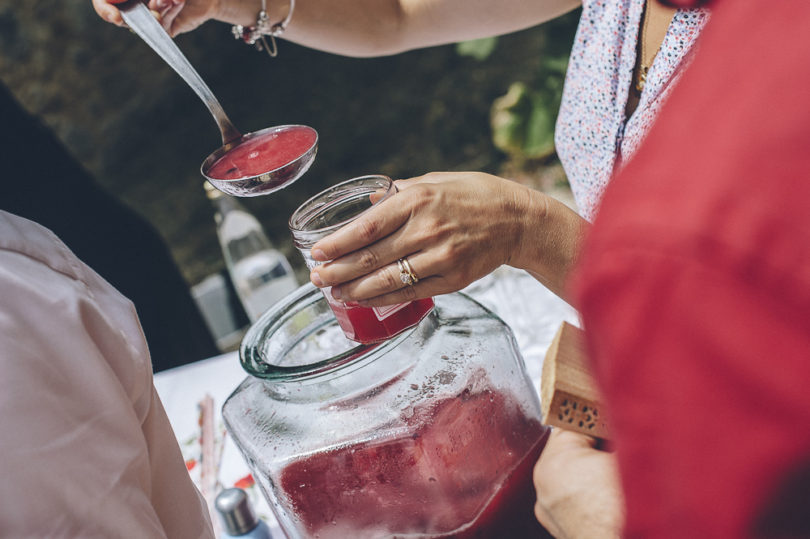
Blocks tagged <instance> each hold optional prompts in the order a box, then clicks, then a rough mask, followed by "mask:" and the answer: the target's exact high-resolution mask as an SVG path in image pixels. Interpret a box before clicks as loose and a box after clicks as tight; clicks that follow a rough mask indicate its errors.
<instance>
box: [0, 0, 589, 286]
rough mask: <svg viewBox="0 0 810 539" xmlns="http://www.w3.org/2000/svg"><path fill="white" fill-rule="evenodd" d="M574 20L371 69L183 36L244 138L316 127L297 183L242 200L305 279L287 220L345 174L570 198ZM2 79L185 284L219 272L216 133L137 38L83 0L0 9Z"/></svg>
mask: <svg viewBox="0 0 810 539" xmlns="http://www.w3.org/2000/svg"><path fill="white" fill-rule="evenodd" d="M578 16H579V12H578V11H577V12H574V13H570V14H568V15H567V16H565V17H563V18H560V19H558V20H555V21H552V22H549V23H546V24H544V25H542V26H539V27H536V28H533V29H529V30H526V31H522V32H518V33H515V34H511V35H508V36H502V37H500V38H497V39H487V40H479V41H473V42H466V43H460V44H455V45H448V46H442V47H434V48H430V49H425V50H419V51H413V52H408V53H405V54H400V55H396V56H390V57H384V58H376V59H353V58H344V57H339V56H335V55H331V54H326V53H322V52H318V51H314V50H310V49H307V48H304V47H300V46H297V45H295V44H292V43H289V42H285V41H283V40H280V41H279V44H278V46H279V54H278V57H276V58H270V57H269V56H268V55H267V54H266V53H264V52H260V51H257V50H255V49H254V48H252V47H250V46H247V45H245V44H243V43H241V42H240V41H237V40H235V39H234V38H233V37H232V35H231V33H230V27H229V26H228V25H225V24H222V23H217V22H209V23H207V24H205V25H203V26H202V27H201V28H199V29H198V30H196V31H195V32H192V33H190V34H185V35H182V36H179V37H178V38H177V40H176V41H177V44H178V45H179V47H180V48H181V49H182V50H183V52H184V53H185V54H186V56H187V57H188V58H189V60H190V61H191V63H192V64H193V65H194V66H195V67H196V69H197V70H198V71H199V73H200V74H201V76H202V77H203V79H204V80H205V81H206V82H207V83H208V85H209V86H210V87H211V89H212V90H213V91H214V93H215V94H216V95H217V97H218V98H219V101H220V102H221V103H222V105H223V107H224V108H225V110H226V111H227V112H228V114H229V116H230V118H231V119H232V120H233V122H234V123H235V125H236V126H237V127H238V128H239V129H240V130H241V131H242V132H249V131H253V130H257V129H261V128H264V127H268V126H270V125H280V124H287V123H301V124H306V125H310V126H312V127H314V128H315V129H317V130H318V132H319V134H320V147H319V152H318V156H317V158H316V160H315V164H314V165H313V166H312V168H311V169H310V170H309V172H308V173H307V174H306V175H305V176H304V177H303V178H302V179H301V180H299V181H298V182H296V183H295V184H293V185H292V186H290V187H289V188H287V189H284V190H282V191H280V192H278V193H275V194H272V195H271V196H267V197H258V198H252V199H243V200H242V203H243V205H244V206H246V207H247V209H248V210H250V211H251V212H252V213H253V214H254V215H256V216H257V217H258V218H259V220H260V221H261V223H262V224H263V225H264V228H265V230H266V232H267V234H268V236H269V237H270V239H271V241H272V242H273V243H274V244H275V245H276V247H277V248H278V249H279V250H281V251H282V252H283V253H284V254H285V255H287V257H288V258H289V260H290V262H291V263H292V264H293V267H294V269H295V270H296V273H297V274H298V275H299V280H301V282H303V280H304V279H306V273H305V271H304V267H303V261H302V260H301V259H300V256H299V255H298V254H297V252H296V251H295V250H294V247H293V246H292V243H291V240H290V235H289V232H288V229H287V219H288V218H289V216H290V214H291V213H292V211H293V210H294V209H295V208H296V207H297V206H298V205H299V204H300V203H301V202H303V201H304V200H305V199H307V198H308V197H310V196H311V195H313V194H315V193H316V192H318V191H320V190H322V189H323V188H324V187H326V186H328V185H331V184H334V183H337V182H339V181H342V180H345V179H348V178H351V177H353V176H358V175H363V174H370V173H383V174H387V175H390V176H392V177H394V178H405V177H410V176H414V175H420V174H423V173H426V172H430V171H437V170H479V171H485V172H490V173H494V174H498V175H502V176H504V177H507V178H511V179H514V180H515V181H519V182H522V183H526V184H529V185H532V186H534V187H536V188H538V189H542V190H544V191H547V192H553V193H554V194H555V195H557V196H559V197H561V198H566V197H568V196H569V195H568V193H567V190H566V186H567V183H566V180H565V177H564V174H563V173H562V171H561V168H560V166H559V164H558V162H557V160H556V156H555V154H554V147H553V128H554V121H555V118H556V114H557V109H558V107H559V98H560V92H561V89H562V84H563V76H564V73H565V68H566V63H567V58H568V53H569V52H570V47H571V44H572V41H573V36H574V32H575V29H576V23H577V19H578ZM0 79H2V82H3V83H4V84H5V85H6V86H7V87H8V88H9V89H10V90H11V92H12V93H13V95H14V96H15V97H16V99H17V100H18V101H19V102H20V103H21V104H22V106H23V107H24V108H25V109H26V110H27V111H29V112H30V113H31V114H33V115H34V116H36V117H38V118H39V119H40V120H41V121H42V122H43V123H44V124H45V125H46V126H48V127H49V128H50V129H51V130H52V131H53V133H54V134H55V135H56V136H57V137H58V139H59V140H60V141H61V142H62V143H63V144H64V145H65V147H66V148H67V150H68V151H69V152H70V153H71V154H72V155H73V156H74V157H75V158H76V159H77V160H78V162H79V163H80V164H81V165H82V166H83V167H84V168H85V169H86V170H87V171H88V172H89V173H90V174H91V175H92V176H93V178H94V179H95V181H96V182H98V184H99V185H100V187H101V189H103V190H104V191H106V192H107V193H109V194H110V195H111V196H112V197H114V198H115V199H117V200H118V201H120V202H121V203H123V204H124V205H125V206H126V207H128V208H129V209H131V210H133V211H134V212H135V213H137V214H138V215H140V216H141V217H143V218H144V219H145V220H146V221H147V222H148V223H150V224H151V226H152V227H154V229H155V230H156V231H157V233H158V234H159V236H160V237H161V238H162V239H163V240H164V241H165V243H166V245H167V246H168V248H169V250H170V253H171V257H172V258H173V259H174V261H175V263H176V265H177V267H178V268H179V270H180V273H181V274H182V277H183V279H184V280H185V282H186V284H187V285H188V286H193V285H196V284H198V283H200V282H201V281H202V280H203V279H205V278H206V277H207V276H209V275H211V274H214V273H218V272H221V271H222V269H223V268H224V261H223V257H222V252H221V249H220V246H219V244H218V241H217V237H216V232H215V224H214V220H213V208H212V206H211V204H210V203H209V201H208V200H207V199H206V196H205V193H204V191H203V188H202V178H201V176H200V172H199V168H200V164H201V162H202V160H203V159H204V158H205V157H206V156H207V155H208V154H209V153H210V152H211V151H213V150H214V149H216V148H218V147H219V145H220V144H221V140H220V135H219V131H218V130H217V127H216V124H215V123H214V121H213V119H212V118H211V116H210V115H209V113H208V111H207V110H206V109H205V107H204V106H203V104H202V102H201V101H200V100H199V99H198V98H197V96H196V95H195V94H194V93H193V92H192V91H191V90H190V89H189V88H188V86H186V84H185V83H184V82H183V81H182V80H181V79H180V78H179V77H178V76H177V75H176V74H175V73H174V72H173V71H172V70H171V69H170V68H169V67H168V66H167V65H166V64H165V63H164V62H163V61H162V60H161V59H160V58H159V57H158V56H157V55H156V54H155V53H154V52H153V51H152V50H151V49H149V48H148V47H147V45H146V44H145V43H143V42H142V41H141V40H140V38H138V37H137V36H136V35H135V34H133V33H131V32H129V31H127V30H125V29H121V28H117V27H114V26H112V25H109V24H107V23H104V22H103V21H102V20H101V19H100V18H98V17H97V16H96V14H95V12H94V11H93V9H92V7H91V4H90V0H62V1H60V2H51V1H47V2H46V1H44V0H31V1H26V2H12V1H11V0H0ZM42 158H43V159H47V156H42ZM15 179H17V180H21V181H25V178H15ZM11 180H12V179H11V178H5V179H4V182H8V181H11ZM63 211H65V212H70V211H71V208H69V207H65V208H64V209H63ZM91 265H92V264H91Z"/></svg>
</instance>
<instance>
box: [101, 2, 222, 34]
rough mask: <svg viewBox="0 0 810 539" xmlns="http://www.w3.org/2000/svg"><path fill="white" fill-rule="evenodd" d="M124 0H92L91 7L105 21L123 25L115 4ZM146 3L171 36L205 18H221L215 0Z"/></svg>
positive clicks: (196, 24) (202, 21)
mask: <svg viewBox="0 0 810 539" xmlns="http://www.w3.org/2000/svg"><path fill="white" fill-rule="evenodd" d="M124 1H125V0H93V7H94V8H95V10H96V13H98V15H99V16H100V17H101V18H102V19H104V20H105V21H107V22H110V23H112V24H116V25H118V26H125V25H124V20H123V19H122V18H121V12H120V11H118V8H117V7H116V6H115V5H116V4H121V3H123V2H124ZM147 5H148V7H149V9H151V10H152V11H153V12H154V13H155V14H156V16H157V19H158V20H159V21H160V24H161V25H162V26H163V28H165V29H166V31H167V32H168V33H169V34H170V35H171V36H172V37H174V36H176V35H177V34H182V33H183V32H189V31H191V30H194V29H195V28H197V27H198V26H199V25H201V24H202V23H204V22H205V21H207V20H210V19H215V18H221V17H219V16H218V14H217V11H216V8H217V2H216V1H215V0H149V3H148V4H147Z"/></svg>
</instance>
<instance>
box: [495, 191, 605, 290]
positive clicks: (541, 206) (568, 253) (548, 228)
mask: <svg viewBox="0 0 810 539" xmlns="http://www.w3.org/2000/svg"><path fill="white" fill-rule="evenodd" d="M516 207H518V208H521V209H520V211H518V212H516V213H517V218H518V226H517V230H518V239H517V248H516V249H515V250H514V254H513V256H512V258H510V260H509V265H511V266H514V267H517V268H520V269H524V270H526V271H527V272H529V273H530V274H531V275H532V276H534V278H535V279H537V280H538V281H540V282H541V283H542V284H543V285H544V286H546V287H547V288H548V289H549V290H551V291H552V292H554V293H555V294H557V295H558V296H560V297H561V298H562V299H564V300H565V301H568V302H569V303H570V302H571V298H570V297H569V294H568V290H567V283H568V278H569V275H570V273H571V270H572V269H573V268H574V266H575V264H576V262H577V258H578V256H579V252H580V249H581V245H582V241H583V239H584V237H585V234H586V233H587V231H588V228H589V227H590V224H589V223H588V222H587V221H586V220H585V219H583V218H582V217H580V216H579V215H578V214H577V213H576V212H574V211H573V210H571V209H570V208H568V207H567V206H566V205H565V204H563V203H562V202H559V201H558V200H556V199H554V198H551V197H549V196H548V195H545V194H544V193H541V192H539V191H535V190H531V189H530V190H529V195H528V196H527V197H526V199H525V201H524V202H522V203H518V202H516Z"/></svg>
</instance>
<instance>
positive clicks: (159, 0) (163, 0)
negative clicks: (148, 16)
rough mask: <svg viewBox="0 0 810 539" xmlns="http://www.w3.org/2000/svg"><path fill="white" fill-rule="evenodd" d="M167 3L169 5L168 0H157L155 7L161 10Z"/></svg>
mask: <svg viewBox="0 0 810 539" xmlns="http://www.w3.org/2000/svg"><path fill="white" fill-rule="evenodd" d="M168 5H169V2H168V0H157V8H158V9H159V10H161V11H162V10H164V9H166V6H168Z"/></svg>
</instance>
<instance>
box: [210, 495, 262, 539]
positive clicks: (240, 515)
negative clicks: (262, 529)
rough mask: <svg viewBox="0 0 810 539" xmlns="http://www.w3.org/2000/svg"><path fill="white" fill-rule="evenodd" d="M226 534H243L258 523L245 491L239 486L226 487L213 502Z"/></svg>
mask: <svg viewBox="0 0 810 539" xmlns="http://www.w3.org/2000/svg"><path fill="white" fill-rule="evenodd" d="M214 506H215V507H216V508H217V512H218V513H219V516H220V518H221V519H222V524H223V526H225V530H226V531H227V533H228V535H244V534H246V533H247V532H249V531H250V530H252V529H253V528H255V527H256V526H257V525H258V524H259V519H257V518H256V513H254V512H253V508H252V507H251V506H250V500H249V499H248V497H247V493H245V491H244V490H242V489H241V488H226V489H225V490H223V491H222V492H220V493H219V494H218V495H217V499H216V501H215V502H214Z"/></svg>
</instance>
